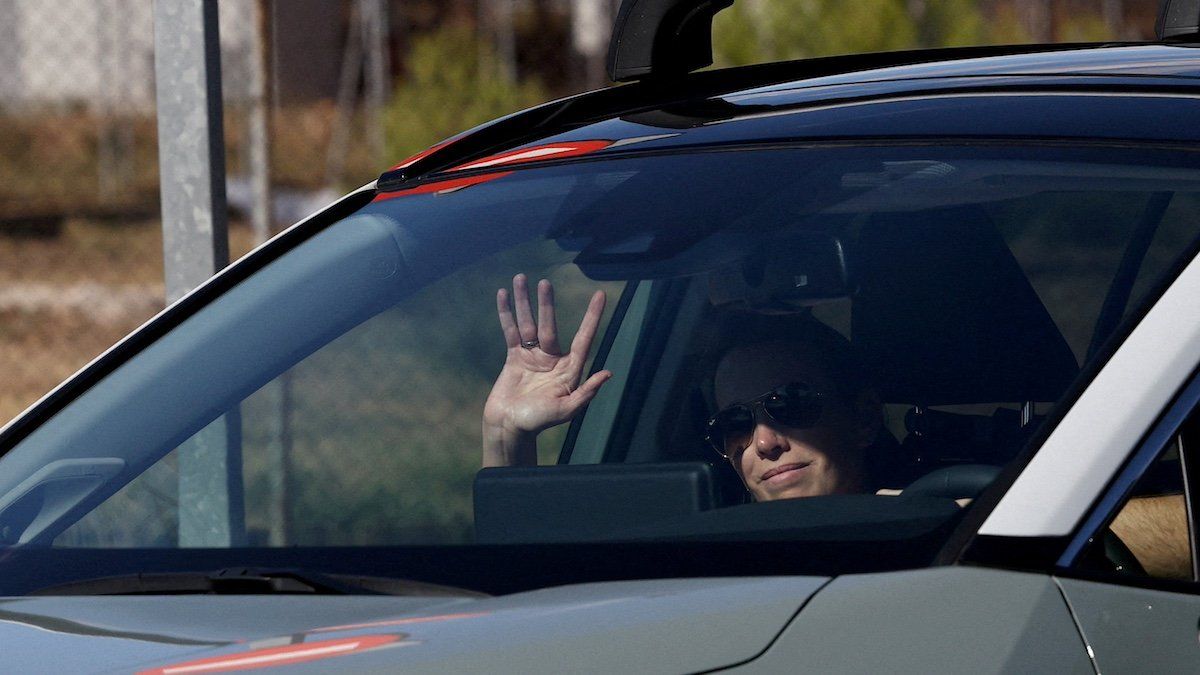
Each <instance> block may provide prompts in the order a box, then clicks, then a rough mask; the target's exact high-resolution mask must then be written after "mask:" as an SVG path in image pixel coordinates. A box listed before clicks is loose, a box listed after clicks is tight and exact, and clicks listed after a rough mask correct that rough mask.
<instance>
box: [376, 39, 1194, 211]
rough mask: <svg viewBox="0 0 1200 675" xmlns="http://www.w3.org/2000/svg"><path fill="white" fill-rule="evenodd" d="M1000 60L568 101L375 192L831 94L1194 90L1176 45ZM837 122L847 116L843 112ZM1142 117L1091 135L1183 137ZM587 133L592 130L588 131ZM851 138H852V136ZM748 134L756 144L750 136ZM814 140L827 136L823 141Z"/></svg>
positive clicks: (492, 127) (1064, 130)
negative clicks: (557, 146) (520, 153)
mask: <svg viewBox="0 0 1200 675" xmlns="http://www.w3.org/2000/svg"><path fill="white" fill-rule="evenodd" d="M1003 49H1005V48H990V49H988V48H959V49H942V50H928V51H916V52H891V53H880V54H866V55H850V56H840V57H827V58H822V59H811V60H807V61H796V62H789V63H775V64H764V65H759V66H747V67H744V68H734V69H726V70H716V71H707V72H699V73H694V74H692V75H690V76H688V77H686V78H683V79H682V80H679V81H676V82H671V83H669V86H667V87H665V88H664V87H663V86H662V84H663V83H658V84H659V86H658V87H650V86H648V85H646V84H643V83H639V84H634V85H629V86H624V87H615V88H612V89H608V90H602V91H599V92H592V93H588V94H580V95H576V96H572V97H569V98H566V99H562V100H559V101H552V102H550V103H547V104H544V105H541V106H537V107H536V108H531V109H530V110H527V111H523V112H520V113H515V114H513V115H509V116H507V117H504V118H501V119H499V120H496V121H495V122H492V123H489V124H485V125H481V126H479V127H476V128H475V129H472V130H471V131H470V132H467V133H464V134H460V135H458V136H455V137H454V138H453V139H450V140H448V141H444V142H442V143H439V144H437V145H435V146H433V147H432V148H431V149H430V150H428V151H426V152H425V153H422V154H420V155H419V156H415V157H414V158H410V159H409V160H407V161H405V162H402V163H400V164H397V165H396V166H395V167H393V171H392V172H391V173H389V174H384V176H383V178H382V179H381V182H382V183H383V184H385V185H386V189H389V190H391V189H396V188H397V187H399V185H401V184H402V183H403V182H405V181H409V180H413V179H416V178H422V177H429V176H432V175H434V174H436V173H439V172H442V171H445V170H448V169H454V168H455V167H458V166H461V165H463V164H465V163H467V162H469V161H472V162H473V161H478V160H481V159H484V158H486V157H491V156H494V155H497V154H500V153H504V152H510V151H513V150H517V149H522V148H531V147H535V146H540V145H543V144H546V143H555V142H566V141H572V140H609V141H619V140H622V139H631V138H637V137H641V136H645V135H647V134H654V133H661V127H655V126H652V125H651V126H650V127H649V128H650V129H651V130H650V131H647V126H646V125H642V124H633V125H629V124H627V125H624V126H622V125H604V123H606V122H611V121H614V120H618V119H626V120H629V119H630V118H638V119H641V120H643V121H646V120H648V119H650V118H657V119H658V120H659V122H660V123H661V122H662V121H663V120H664V119H668V120H671V121H670V122H669V123H667V125H666V126H668V128H670V127H679V129H690V128H693V127H697V126H700V125H702V124H704V123H705V122H711V121H713V120H720V119H728V118H729V117H733V116H735V115H736V114H740V113H739V109H741V111H740V112H741V113H762V112H765V111H766V110H765V109H770V108H774V109H776V110H778V109H780V108H781V107H784V106H786V105H792V106H795V105H798V104H800V103H802V102H803V101H806V100H812V99H816V98H821V99H824V100H829V99H830V98H833V99H836V98H837V97H838V96H839V95H841V94H839V92H843V91H844V92H847V94H846V95H849V96H853V97H855V98H863V97H883V96H896V95H899V94H901V93H902V92H908V93H909V94H912V95H916V94H918V93H920V94H921V95H929V94H932V93H934V92H937V91H938V90H945V91H950V90H953V89H960V90H961V89H964V88H976V89H984V88H990V89H991V90H993V91H994V92H995V93H999V92H1000V91H1002V90H1008V91H1010V92H1014V91H1016V92H1019V91H1021V90H1023V89H1024V90H1036V89H1047V88H1050V89H1053V88H1060V89H1067V88H1076V89H1091V90H1105V89H1107V90H1117V89H1120V88H1131V87H1140V88H1145V89H1147V90H1149V89H1152V88H1159V89H1173V90H1178V91H1180V92H1183V91H1186V90H1188V89H1195V88H1196V86H1197V77H1198V76H1200V51H1197V49H1196V48H1194V47H1190V46H1186V45H1145V44H1130V45H1078V46H1072V45H1053V46H1052V45H1040V46H1026V47H1016V48H1013V47H1009V48H1006V49H1008V50H1010V52H1011V53H1006V52H1004V51H1003ZM1091 103H1094V102H1091ZM1019 111H1020V105H1014V104H1013V103H1012V102H1009V104H1008V106H1007V108H1006V112H1008V113H1012V112H1019ZM1067 112H1069V113H1070V114H1071V116H1074V115H1078V116H1081V117H1087V118H1092V117H1095V116H1096V115H1095V114H1094V113H1092V112H1090V111H1088V110H1087V107H1079V106H1078V105H1075V106H1073V107H1071V108H1068V109H1067ZM664 113H665V115H664ZM1112 114H1113V112H1112V111H1111V110H1108V111H1104V114H1103V116H1111V115H1112ZM1117 114H1118V116H1119V113H1117ZM840 117H841V118H846V117H851V116H846V115H845V114H844V112H843V114H842V115H841V116H840ZM935 117H937V118H940V119H942V120H943V121H945V119H946V116H944V115H940V116H935ZM1056 117H1060V116H1056ZM1154 117H1155V116H1153V115H1146V116H1143V117H1142V118H1140V119H1136V120H1132V121H1133V123H1132V124H1130V123H1129V122H1130V120H1113V124H1111V125H1108V126H1109V127H1110V128H1108V129H1107V130H1104V129H1101V130H1100V131H1099V136H1100V137H1121V134H1122V133H1124V134H1128V135H1129V136H1128V137H1131V138H1161V139H1164V140H1180V139H1185V138H1193V134H1194V132H1193V131H1191V130H1190V128H1189V127H1190V125H1187V124H1184V123H1179V124H1168V125H1167V126H1166V127H1163V126H1161V125H1159V124H1149V125H1147V120H1152V119H1154ZM1040 118H1041V116H1038V115H1031V116H1029V119H1031V120H1034V121H1035V122H1036V121H1038V120H1039V119H1040ZM839 121H840V122H842V123H843V124H845V125H847V126H848V127H850V129H839V131H838V132H837V133H851V134H858V135H861V134H862V133H869V132H868V131H867V130H868V129H874V131H875V132H880V131H882V132H883V133H884V134H886V135H892V134H893V133H897V132H896V131H894V130H892V129H888V128H883V129H881V128H880V123H881V122H887V121H888V120H886V119H879V117H878V115H876V114H874V111H872V114H870V115H867V116H865V120H855V119H839ZM967 121H970V122H973V123H975V124H983V125H984V128H986V127H987V126H988V125H990V126H991V127H992V128H993V129H995V130H998V131H999V133H1000V134H1001V135H1009V133H1010V132H1009V131H1007V130H1010V129H1013V128H1016V129H1021V128H1022V125H1021V123H1020V121H1018V120H1008V121H1007V123H1002V122H1005V121H1004V120H997V119H995V118H994V117H993V116H990V115H989V116H986V117H984V116H976V117H973V118H970V119H969V120H967ZM1044 123H1046V124H1050V125H1051V126H1052V128H1053V129H1054V130H1053V133H1054V134H1062V135H1064V136H1069V137H1081V136H1086V135H1087V134H1089V133H1096V130H1094V129H1091V128H1090V127H1091V125H1088V124H1085V125H1083V126H1080V127H1075V126H1073V125H1071V124H1069V123H1068V124H1062V123H1061V119H1060V123H1059V124H1057V125H1054V120H1053V119H1049V120H1044ZM597 124H601V125H604V126H595V125H597ZM1093 124H1094V123H1093ZM854 127H859V128H860V130H859V131H852V129H853V128H854ZM1122 130H1123V132H1122ZM693 131H694V129H693ZM749 131H751V129H749V128H748V129H747V130H746V132H743V133H742V134H741V136H742V137H743V139H744V138H746V137H749V135H750V134H749ZM753 131H754V132H755V133H758V134H761V133H762V130H761V129H757V128H754V129H753ZM969 131H970V134H969V135H975V136H979V135H984V132H983V129H969ZM676 132H677V133H676V136H674V137H673V138H670V139H665V140H657V141H655V145H662V146H677V145H683V144H686V143H694V142H700V141H701V140H702V137H701V136H699V135H696V134H695V133H691V134H689V133H684V132H682V131H679V130H676ZM933 132H934V133H936V135H939V136H944V135H947V134H948V133H950V130H949V129H939V128H937V127H936V126H935V127H934V128H933ZM727 133H732V132H727ZM899 133H900V134H902V135H903V134H904V133H909V132H905V131H902V130H901V131H899ZM767 135H768V137H771V138H779V137H786V136H788V135H789V132H788V131H786V130H785V131H783V132H782V133H780V132H777V131H768V133H767ZM818 135H825V136H829V135H833V133H832V132H828V133H825V134H818ZM646 147H653V146H646ZM619 149H620V148H619V146H614V147H612V148H610V149H609V150H608V151H607V152H615V151H618V150H619ZM599 154H603V153H599Z"/></svg>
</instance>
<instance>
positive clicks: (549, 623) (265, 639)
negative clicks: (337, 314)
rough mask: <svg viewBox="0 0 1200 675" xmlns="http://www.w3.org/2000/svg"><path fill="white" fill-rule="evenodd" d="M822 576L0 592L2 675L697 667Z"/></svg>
mask: <svg viewBox="0 0 1200 675" xmlns="http://www.w3.org/2000/svg"><path fill="white" fill-rule="evenodd" d="M827 581H828V579H825V578H819V577H766V578H733V579H728V578H722V579H667V580H654V581H649V580H647V581H630V582H608V583H596V584H583V585H574V586H562V587H557V588H549V589H543V590H538V591H531V592H527V593H518V594H513V595H508V596H503V597H495V598H445V597H442V598H411V597H408V598H405V597H387V596H320V597H304V596H294V595H293V596H137V597H36V598H7V599H0V644H3V645H4V650H5V663H6V668H8V669H10V670H12V671H14V672H27V671H46V670H51V671H64V672H65V671H68V670H70V671H82V672H131V671H132V672H153V673H210V672H227V671H230V670H244V669H247V668H265V667H273V668H287V669H289V670H292V669H296V670H305V669H312V670H314V671H316V670H320V671H327V670H330V669H334V670H338V671H374V670H388V671H394V670H399V669H404V670H405V671H412V670H422V669H424V670H431V671H432V670H438V671H441V672H464V671H488V672H515V671H528V670H531V669H533V670H549V669H554V670H564V669H565V670H570V671H573V672H606V673H611V672H620V671H629V670H637V671H638V672H644V671H647V670H669V671H674V672H683V671H699V670H707V669H711V668H719V667H722V666H728V665H732V664H735V663H739V662H743V661H746V660H749V659H752V658H754V657H755V656H757V655H758V654H760V653H761V652H762V651H763V650H765V649H766V648H767V646H768V645H769V644H770V642H771V640H772V639H774V638H775V636H776V635H778V634H779V632H780V631H781V630H782V629H783V627H784V626H785V625H786V624H787V622H788V621H789V620H790V619H791V618H792V617H793V616H794V615H795V613H796V612H797V611H798V610H799V608H800V607H801V606H802V605H803V604H804V603H805V602H806V601H807V600H808V598H810V597H811V596H812V595H813V594H815V593H816V592H817V591H818V590H819V589H820V588H821V587H822V586H823V585H824V584H825V583H826V582H827ZM329 659H335V660H336V662H335V663H330V662H328V660H329Z"/></svg>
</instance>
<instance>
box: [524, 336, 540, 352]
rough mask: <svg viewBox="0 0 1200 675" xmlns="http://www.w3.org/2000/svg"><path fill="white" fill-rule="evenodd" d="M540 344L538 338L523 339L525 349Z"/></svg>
mask: <svg viewBox="0 0 1200 675" xmlns="http://www.w3.org/2000/svg"><path fill="white" fill-rule="evenodd" d="M538 344H539V343H538V339H537V338H533V339H532V340H522V341H521V347H522V348H523V349H533V348H534V347H536V346H538Z"/></svg>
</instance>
